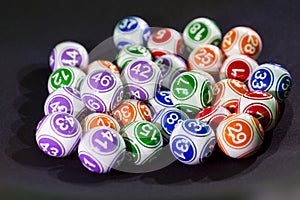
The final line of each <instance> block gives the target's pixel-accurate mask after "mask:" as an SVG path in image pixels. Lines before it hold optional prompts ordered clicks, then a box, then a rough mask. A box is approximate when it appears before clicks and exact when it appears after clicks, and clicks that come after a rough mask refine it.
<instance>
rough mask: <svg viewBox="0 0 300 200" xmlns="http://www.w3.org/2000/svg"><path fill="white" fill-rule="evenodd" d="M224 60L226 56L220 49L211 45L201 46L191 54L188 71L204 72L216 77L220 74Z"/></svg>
mask: <svg viewBox="0 0 300 200" xmlns="http://www.w3.org/2000/svg"><path fill="white" fill-rule="evenodd" d="M223 60H224V56H223V53H222V51H221V49H219V47H217V46H215V45H211V44H206V45H201V46H200V47H197V48H195V49H194V50H193V51H192V52H191V53H190V55H189V57H188V69H189V70H202V71H205V72H208V73H210V74H211V75H213V76H216V75H218V74H219V69H220V68H221V66H222V63H223Z"/></svg>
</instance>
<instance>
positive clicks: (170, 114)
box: [151, 107, 189, 142]
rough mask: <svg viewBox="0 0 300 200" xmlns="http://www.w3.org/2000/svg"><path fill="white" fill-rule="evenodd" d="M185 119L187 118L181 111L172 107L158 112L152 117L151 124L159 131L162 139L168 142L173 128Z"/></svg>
mask: <svg viewBox="0 0 300 200" xmlns="http://www.w3.org/2000/svg"><path fill="white" fill-rule="evenodd" d="M186 119H189V117H188V116H187V115H186V114H185V113H184V112H183V111H181V110H179V109H177V108H175V107H173V108H164V109H162V110H161V111H159V112H158V113H157V114H156V115H154V117H153V119H152V121H151V122H152V123H153V124H155V125H156V126H157V128H158V129H159V130H160V131H161V133H162V136H163V139H164V140H165V141H166V142H169V139H170V136H171V134H172V132H173V130H174V128H175V127H176V126H177V125H178V124H180V123H181V122H183V121H184V120H186Z"/></svg>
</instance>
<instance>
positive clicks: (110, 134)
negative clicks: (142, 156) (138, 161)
mask: <svg viewBox="0 0 300 200" xmlns="http://www.w3.org/2000/svg"><path fill="white" fill-rule="evenodd" d="M125 151H126V146H125V142H124V140H123V138H122V136H121V135H120V134H119V133H118V132H117V131H116V130H114V129H111V128H109V127H95V128H93V129H91V130H90V131H88V132H87V133H86V134H85V135H84V136H83V137H82V139H81V141H80V143H79V145H78V156H79V159H80V161H81V163H82V165H83V166H84V167H86V168H87V169H88V170H89V171H91V172H94V173H99V174H102V173H108V172H110V171H111V169H116V168H117V167H118V166H119V165H120V164H121V163H122V161H123V160H124V156H125Z"/></svg>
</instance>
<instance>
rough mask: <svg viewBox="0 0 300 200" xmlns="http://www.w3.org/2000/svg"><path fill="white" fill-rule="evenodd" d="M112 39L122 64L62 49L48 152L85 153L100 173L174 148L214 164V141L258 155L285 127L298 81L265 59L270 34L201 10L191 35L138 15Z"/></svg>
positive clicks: (191, 160)
mask: <svg viewBox="0 0 300 200" xmlns="http://www.w3.org/2000/svg"><path fill="white" fill-rule="evenodd" d="M113 42H114V44H115V47H114V48H118V54H117V55H116V57H115V60H113V61H109V60H106V59H105V58H103V59H102V60H94V61H91V60H89V54H88V52H87V50H86V49H85V47H84V46H83V45H81V44H79V43H78V42H72V41H65V42H61V43H58V44H57V45H56V46H55V47H54V49H53V50H52V52H51V55H50V67H51V69H52V71H53V72H52V74H51V75H50V77H49V80H48V90H49V96H48V98H47V99H46V100H45V106H44V111H45V116H44V117H43V118H42V119H41V120H40V122H39V123H38V125H37V128H36V135H35V136H36V142H37V144H38V147H39V148H40V150H41V151H42V152H44V153H45V154H46V155H48V156H52V157H66V156H68V155H70V154H73V153H76V154H78V157H79V159H80V161H81V162H82V165H83V166H84V167H86V168H87V169H88V170H90V171H92V172H95V173H107V172H109V171H111V169H116V168H117V167H118V166H119V165H121V164H122V162H123V161H124V160H127V159H128V160H130V162H132V163H133V164H134V165H135V166H136V165H137V166H142V165H144V164H146V163H149V162H151V161H152V160H153V159H154V158H157V157H159V152H160V150H161V149H162V148H163V147H166V146H167V148H169V150H170V151H171V152H172V154H170V155H171V156H174V157H175V158H176V159H177V160H179V161H180V162H182V163H184V164H189V165H194V164H200V163H203V162H205V160H207V159H208V158H209V156H210V155H211V154H213V152H214V149H215V148H219V149H220V150H221V152H223V153H224V154H226V155H227V156H229V157H232V158H245V157H248V156H251V155H253V154H255V153H256V152H257V151H258V150H259V149H260V147H261V146H262V144H263V142H264V136H265V134H268V132H269V131H270V130H272V129H274V128H275V127H276V124H277V123H278V121H279V118H280V115H281V111H280V106H279V105H280V104H281V103H282V102H283V101H284V100H285V99H286V98H287V97H288V93H289V91H290V89H291V86H292V80H291V76H290V74H289V72H288V71H287V69H285V68H284V67H283V66H282V65H280V64H276V63H263V64H258V63H257V61H256V60H255V59H257V58H258V57H259V55H260V53H261V51H262V47H263V44H262V40H261V37H260V36H259V34H258V33H257V32H256V31H255V30H253V29H251V28H249V27H245V26H238V27H234V28H232V29H231V30H229V31H228V32H227V33H226V34H225V35H224V36H223V37H222V33H221V30H220V28H219V27H218V25H217V23H216V22H214V21H213V20H211V19H209V18H206V17H200V18H196V19H193V20H191V21H190V22H189V23H187V25H186V27H185V28H184V30H183V32H182V33H180V32H179V31H178V30H175V29H172V28H157V30H155V31H152V30H151V29H150V27H149V25H148V24H147V22H146V21H145V20H144V19H142V18H140V17H136V16H130V17H127V18H124V19H122V20H120V21H119V22H118V23H117V24H116V26H115V29H114V31H113ZM184 52H185V53H186V55H187V56H186V57H184V56H183V54H184Z"/></svg>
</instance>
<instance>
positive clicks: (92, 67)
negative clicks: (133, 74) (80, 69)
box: [86, 60, 120, 78]
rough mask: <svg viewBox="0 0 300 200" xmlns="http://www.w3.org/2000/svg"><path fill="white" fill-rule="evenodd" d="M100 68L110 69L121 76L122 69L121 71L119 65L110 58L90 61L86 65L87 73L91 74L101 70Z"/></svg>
mask: <svg viewBox="0 0 300 200" xmlns="http://www.w3.org/2000/svg"><path fill="white" fill-rule="evenodd" d="M99 69H105V70H108V71H110V72H112V73H113V74H115V75H116V76H117V77H119V78H120V71H119V69H118V67H117V66H116V65H114V64H113V63H112V62H110V61H108V60H96V61H94V62H92V63H90V64H89V65H88V66H87V67H86V73H87V74H90V73H91V72H93V71H96V70H99Z"/></svg>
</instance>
